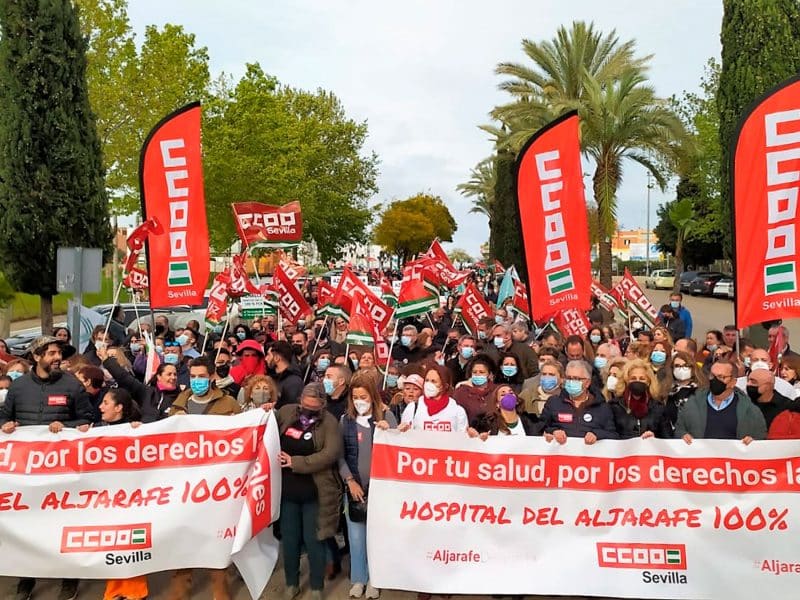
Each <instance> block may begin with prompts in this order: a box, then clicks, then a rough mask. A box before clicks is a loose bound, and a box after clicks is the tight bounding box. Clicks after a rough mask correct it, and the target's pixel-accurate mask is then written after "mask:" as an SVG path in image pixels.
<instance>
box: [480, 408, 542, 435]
mask: <svg viewBox="0 0 800 600" xmlns="http://www.w3.org/2000/svg"><path fill="white" fill-rule="evenodd" d="M519 422H520V424H521V425H522V428H523V429H524V430H525V435H541V433H542V424H541V423H540V422H539V417H537V416H536V415H529V414H527V413H521V414H520V415H519ZM472 426H473V427H474V429H475V430H476V431H477V432H478V433H488V434H489V435H498V433H499V432H500V424H499V423H498V420H497V415H495V414H488V413H487V414H483V415H481V416H479V417H478V418H477V419H475V422H474V423H473V425H472Z"/></svg>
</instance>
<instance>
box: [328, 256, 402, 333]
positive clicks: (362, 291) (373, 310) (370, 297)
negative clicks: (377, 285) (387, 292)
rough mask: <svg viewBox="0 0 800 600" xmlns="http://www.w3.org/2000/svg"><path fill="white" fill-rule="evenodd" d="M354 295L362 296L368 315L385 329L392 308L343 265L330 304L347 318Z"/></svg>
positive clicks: (351, 307) (351, 308)
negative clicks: (343, 267)
mask: <svg viewBox="0 0 800 600" xmlns="http://www.w3.org/2000/svg"><path fill="white" fill-rule="evenodd" d="M356 296H363V298H364V305H365V306H366V307H367V310H368V311H369V314H370V316H371V317H372V319H373V320H375V321H376V322H377V323H378V327H379V328H380V329H381V330H383V329H385V328H386V326H387V325H388V324H389V321H390V320H391V318H392V312H393V310H392V308H391V307H390V306H389V305H388V304H386V303H385V302H384V301H383V300H381V299H380V298H378V296H376V295H375V294H374V293H373V292H372V290H371V289H369V288H368V287H367V284H366V283H364V282H363V281H361V280H360V279H359V278H358V277H356V276H355V275H354V274H353V272H352V271H351V270H350V268H349V267H345V269H344V271H343V272H342V276H341V278H340V279H339V286H338V287H337V288H336V292H335V293H334V298H333V300H332V302H331V304H333V305H334V306H335V307H337V308H338V309H339V311H340V312H339V313H338V314H342V315H344V316H345V317H346V318H348V319H349V318H350V315H351V314H352V312H353V300H354V299H355V298H356Z"/></svg>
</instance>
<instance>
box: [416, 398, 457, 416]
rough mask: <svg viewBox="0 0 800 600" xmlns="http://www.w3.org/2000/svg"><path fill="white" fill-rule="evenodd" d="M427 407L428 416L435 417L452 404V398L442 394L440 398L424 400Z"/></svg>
mask: <svg viewBox="0 0 800 600" xmlns="http://www.w3.org/2000/svg"><path fill="white" fill-rule="evenodd" d="M423 400H424V402H425V407H426V408H427V409H428V414H429V415H430V416H433V415H435V414H438V413H440V412H442V411H443V410H444V409H445V408H447V405H448V404H449V403H450V396H448V395H447V394H441V395H440V396H439V397H438V398H424V399H423Z"/></svg>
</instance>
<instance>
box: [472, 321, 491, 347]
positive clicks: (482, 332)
mask: <svg viewBox="0 0 800 600" xmlns="http://www.w3.org/2000/svg"><path fill="white" fill-rule="evenodd" d="M495 325H496V323H495V322H494V319H493V318H492V317H483V318H482V319H480V320H479V321H478V325H477V332H476V333H475V337H476V340H477V345H476V347H475V352H481V351H483V349H484V348H487V347H489V346H491V345H492V339H491V332H492V328H493V327H494V326H495Z"/></svg>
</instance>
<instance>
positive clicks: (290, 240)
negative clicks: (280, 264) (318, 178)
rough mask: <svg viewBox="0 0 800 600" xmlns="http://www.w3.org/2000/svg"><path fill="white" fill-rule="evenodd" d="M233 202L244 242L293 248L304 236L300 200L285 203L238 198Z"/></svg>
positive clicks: (246, 244) (237, 224)
mask: <svg viewBox="0 0 800 600" xmlns="http://www.w3.org/2000/svg"><path fill="white" fill-rule="evenodd" d="M231 206H232V208H233V217H234V220H235V221H236V230H237V231H238V232H239V237H240V238H241V240H242V243H243V244H244V245H245V246H260V247H264V248H291V247H293V246H297V245H298V244H299V243H300V242H301V241H302V240H303V213H302V210H301V209H300V203H299V202H297V201H294V202H288V203H287V204H284V205H283V206H273V205H271V204H261V203H260V202H235V203H233V204H232V205H231Z"/></svg>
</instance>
